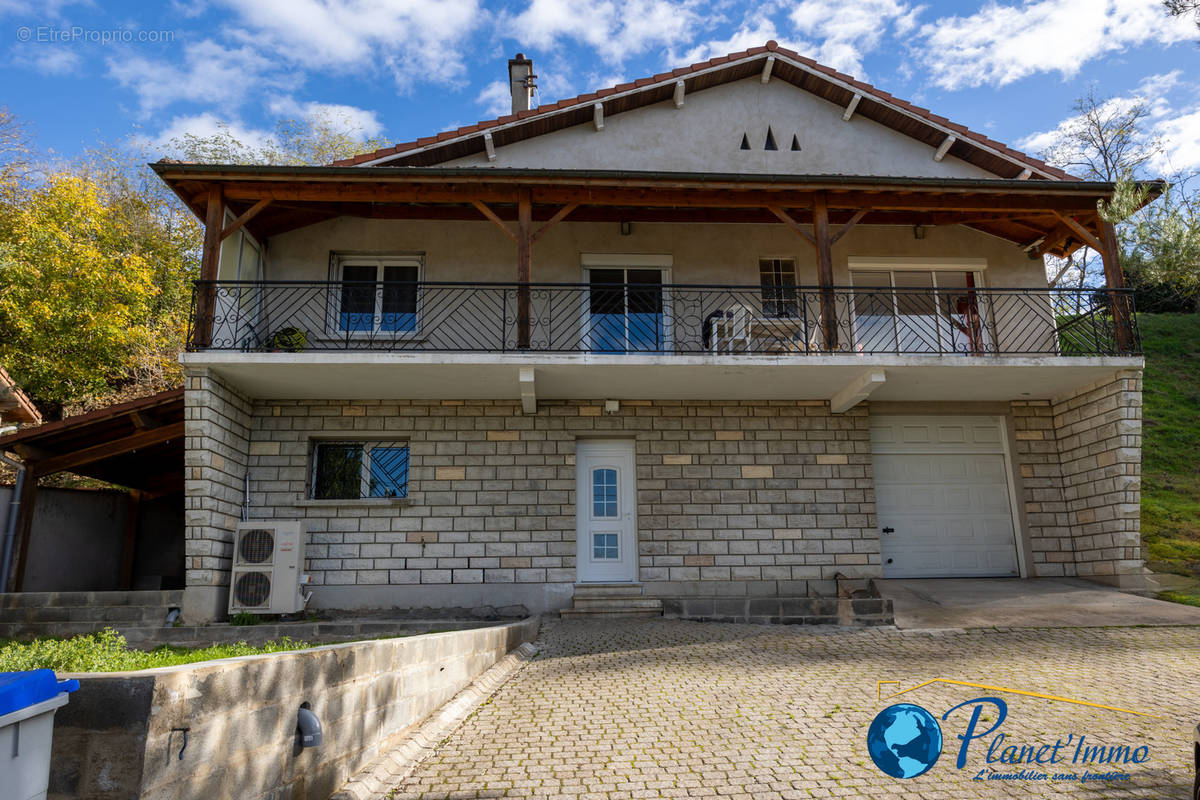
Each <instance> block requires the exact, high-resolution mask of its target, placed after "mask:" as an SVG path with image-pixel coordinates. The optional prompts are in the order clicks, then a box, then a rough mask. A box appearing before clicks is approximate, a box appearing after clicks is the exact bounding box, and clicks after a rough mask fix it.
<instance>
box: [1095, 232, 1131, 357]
mask: <svg viewBox="0 0 1200 800" xmlns="http://www.w3.org/2000/svg"><path fill="white" fill-rule="evenodd" d="M1100 236H1101V238H1102V242H1101V249H1100V256H1101V258H1102V259H1103V260H1104V282H1105V284H1106V285H1107V286H1108V288H1109V289H1124V288H1125V273H1124V271H1123V270H1122V269H1121V248H1120V243H1119V242H1118V240H1117V230H1116V228H1115V227H1113V224H1112V223H1111V222H1108V221H1103V222H1101V223H1100ZM1108 302H1109V308H1110V310H1111V312H1112V318H1113V332H1114V333H1115V334H1116V340H1117V341H1116V345H1117V351H1118V353H1119V354H1130V353H1133V352H1134V351H1135V350H1136V345H1137V342H1136V340H1135V339H1134V335H1133V314H1132V309H1131V308H1130V305H1129V297H1128V296H1127V295H1125V294H1124V293H1119V292H1109V294H1108Z"/></svg>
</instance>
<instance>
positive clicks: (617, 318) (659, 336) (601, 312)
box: [584, 267, 669, 353]
mask: <svg viewBox="0 0 1200 800" xmlns="http://www.w3.org/2000/svg"><path fill="white" fill-rule="evenodd" d="M584 325H585V332H586V334H587V341H588V343H589V347H590V349H591V350H592V351H593V352H596V353H661V352H664V351H666V350H667V349H668V344H667V337H668V334H669V331H668V328H667V322H666V315H665V314H664V297H663V272H662V270H659V269H632V268H624V267H603V268H597V267H592V268H590V269H589V270H588V296H587V314H586V315H585V321H584Z"/></svg>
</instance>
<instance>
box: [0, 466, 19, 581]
mask: <svg viewBox="0 0 1200 800" xmlns="http://www.w3.org/2000/svg"><path fill="white" fill-rule="evenodd" d="M0 461H2V462H4V463H5V464H8V465H9V466H10V467H12V468H13V469H15V470H16V471H17V480H16V482H15V483H14V484H13V496H12V499H10V500H9V501H8V520H7V522H5V525H4V547H3V555H2V556H0V592H7V591H8V569H9V567H11V566H12V551H13V540H14V539H15V538H16V533H17V512H18V510H19V509H20V507H21V489H22V488H24V486H25V465H24V464H22V463H21V462H20V461H13V460H12V459H11V458H9V457H8V455H7V454H6V453H0Z"/></svg>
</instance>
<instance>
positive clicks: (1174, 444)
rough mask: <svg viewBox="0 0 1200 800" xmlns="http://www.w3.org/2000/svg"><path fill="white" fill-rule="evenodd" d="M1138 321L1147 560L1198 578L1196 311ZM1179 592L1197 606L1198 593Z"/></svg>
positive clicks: (1199, 372)
mask: <svg viewBox="0 0 1200 800" xmlns="http://www.w3.org/2000/svg"><path fill="white" fill-rule="evenodd" d="M1138 325H1139V326H1140V328H1141V332H1142V346H1143V348H1144V349H1145V352H1146V371H1145V375H1144V378H1143V384H1142V400H1143V409H1142V411H1143V428H1142V540H1143V542H1144V543H1145V547H1146V560H1147V564H1148V566H1149V567H1150V568H1151V569H1153V570H1155V571H1157V572H1173V573H1176V574H1179V575H1188V576H1200V457H1198V456H1200V413H1198V412H1200V314H1142V315H1139V317H1138ZM1172 594H1179V593H1172ZM1186 596H1188V597H1193V598H1194V600H1195V603H1194V604H1196V605H1200V597H1195V596H1193V595H1186ZM1176 602H1186V601H1184V600H1179V599H1176Z"/></svg>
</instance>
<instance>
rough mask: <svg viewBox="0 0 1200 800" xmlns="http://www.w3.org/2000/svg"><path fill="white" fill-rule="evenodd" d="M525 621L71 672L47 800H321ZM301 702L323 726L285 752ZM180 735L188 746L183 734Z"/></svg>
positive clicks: (511, 643) (476, 670)
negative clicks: (73, 682)
mask: <svg viewBox="0 0 1200 800" xmlns="http://www.w3.org/2000/svg"><path fill="white" fill-rule="evenodd" d="M537 628H538V621H537V620H536V619H534V618H530V619H527V620H524V621H522V622H516V623H512V624H509V625H501V626H496V627H491V628H480V629H476V630H468V631H454V632H451V633H438V634H428V635H424V636H413V637H410V638H405V639H388V640H380V641H374V642H353V643H349V644H341V645H332V646H328V647H320V648H316V649H313V650H304V651H300V652H296V653H282V654H276V655H266V656H248V657H245V658H237V659H229V660H225V661H211V662H206V663H201V664H188V665H185V666H181V667H170V668H166V669H155V670H144V671H141V672H126V673H113V674H110V675H95V674H85V675H74V676H72V677H76V678H78V679H79V681H80V689H79V691H78V692H76V693H75V694H73V695H72V696H71V702H70V703H69V704H68V705H67V706H65V707H63V708H62V709H60V710H59V711H58V715H57V718H56V720H55V729H54V751H53V756H52V767H51V777H50V795H49V796H50V798H89V800H124V799H125V798H129V800H135V799H138V798H140V799H141V800H156V799H158V798H161V799H162V800H166V799H167V798H170V800H177V799H180V798H209V797H237V798H240V799H241V800H283V799H284V798H287V800H326V798H328V797H329V796H330V795H331V794H332V793H333V792H334V791H336V790H337V789H338V787H340V786H341V785H342V784H343V783H344V782H345V781H347V780H348V779H349V778H350V777H351V776H352V775H353V774H354V773H355V772H357V771H358V770H359V769H361V768H362V767H363V766H365V765H366V764H367V763H368V762H370V761H371V760H372V759H374V758H375V757H376V756H378V755H379V754H380V753H381V752H382V751H383V750H384V749H385V748H386V746H387V744H388V743H389V741H390V740H392V739H393V738H394V737H396V736H398V735H400V734H401V733H403V732H404V731H406V730H408V729H409V728H411V727H412V726H413V725H415V724H417V723H419V722H420V721H421V720H423V719H424V718H425V717H427V716H428V715H429V714H431V713H432V712H433V711H435V710H436V709H437V708H439V707H440V706H442V705H443V704H444V703H446V702H447V701H448V700H450V698H452V697H453V696H454V695H455V694H457V693H458V692H459V691H461V690H462V689H463V688H464V687H465V686H467V685H468V684H469V683H470V682H471V681H472V680H473V679H474V678H476V677H477V676H478V675H479V674H481V673H482V672H483V671H484V670H486V669H487V668H489V667H490V666H492V665H493V664H495V663H496V662H497V661H498V660H499V659H500V658H501V657H503V656H504V655H505V654H506V653H507V652H509V651H510V650H512V649H513V648H515V647H517V646H518V645H520V644H522V643H524V642H528V641H532V640H533V639H534V638H535V636H536V634H537ZM304 702H307V703H309V704H310V705H311V708H312V710H313V712H314V713H316V715H317V716H318V717H319V718H320V720H321V722H322V725H323V726H324V743H323V744H322V745H321V746H320V747H318V748H310V749H307V750H298V749H297V747H296V738H295V729H296V715H297V711H298V710H299V708H300V704H301V703H304ZM181 728H188V729H189V730H188V731H187V740H186V747H185V746H184V732H183V731H181V730H179V729H181Z"/></svg>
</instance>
